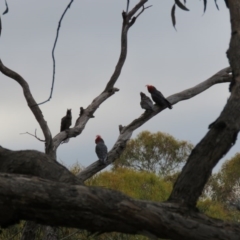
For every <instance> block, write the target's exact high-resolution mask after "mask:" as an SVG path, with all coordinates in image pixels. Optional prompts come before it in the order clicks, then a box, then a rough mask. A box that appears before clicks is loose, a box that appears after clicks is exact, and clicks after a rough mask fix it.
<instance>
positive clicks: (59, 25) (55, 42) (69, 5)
mask: <svg viewBox="0 0 240 240" xmlns="http://www.w3.org/2000/svg"><path fill="white" fill-rule="evenodd" d="M73 1H74V0H71V1H70V3H69V4H68V5H67V7H66V8H65V10H64V12H63V14H62V16H61V18H60V20H59V22H58V28H57V34H56V38H55V41H54V44H53V49H52V59H53V76H52V87H51V91H50V96H49V98H48V99H47V100H46V101H43V102H41V103H38V105H41V104H44V103H46V102H48V101H50V99H51V98H52V93H53V88H54V81H55V67H56V61H55V56H54V51H55V47H56V45H57V40H58V35H59V31H60V27H61V23H62V20H63V17H64V15H65V14H66V12H67V10H68V9H69V8H70V7H71V5H72V3H73Z"/></svg>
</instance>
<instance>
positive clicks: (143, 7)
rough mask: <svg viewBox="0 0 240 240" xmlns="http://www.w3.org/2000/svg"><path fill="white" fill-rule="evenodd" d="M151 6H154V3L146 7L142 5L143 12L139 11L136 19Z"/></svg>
mask: <svg viewBox="0 0 240 240" xmlns="http://www.w3.org/2000/svg"><path fill="white" fill-rule="evenodd" d="M150 7H152V5H150V6H147V7H145V6H142V10H141V12H140V13H138V15H137V16H136V19H137V18H138V17H139V16H140V15H141V14H142V13H143V12H144V10H146V9H148V8H150Z"/></svg>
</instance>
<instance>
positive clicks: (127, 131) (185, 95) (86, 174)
mask: <svg viewBox="0 0 240 240" xmlns="http://www.w3.org/2000/svg"><path fill="white" fill-rule="evenodd" d="M229 72H230V68H229V67H228V68H224V69H222V70H221V71H219V72H217V73H216V74H214V75H213V76H212V77H210V78H209V79H207V80H205V81H204V82H202V83H200V84H198V85H196V86H195V87H193V88H189V89H186V90H184V91H182V92H179V93H176V94H174V95H171V96H170V97H168V98H167V100H168V101H169V102H170V103H171V104H172V105H174V104H176V103H178V102H180V101H183V100H186V99H189V98H192V97H194V96H196V95H198V94H200V93H201V92H203V91H205V90H206V89H208V88H210V87H211V86H213V85H215V84H219V83H225V82H230V81H231V79H232V76H231V75H230V74H229ZM154 110H155V111H154V112H147V111H146V112H144V113H143V114H142V115H141V116H140V117H139V118H137V119H135V120H134V121H132V122H131V123H130V124H129V125H128V126H125V127H122V128H121V133H120V135H119V137H118V139H117V141H116V143H115V144H114V146H113V148H112V149H111V150H110V151H109V153H108V164H107V165H102V164H101V163H100V162H99V161H97V162H94V163H93V164H91V165H90V166H88V167H87V168H85V169H84V170H83V171H81V172H80V173H79V174H78V177H79V178H80V179H81V181H85V180H87V179H88V178H90V177H92V176H93V175H94V174H96V173H97V172H99V171H100V170H102V169H104V168H105V167H106V166H108V165H109V164H111V163H112V162H114V161H115V160H116V159H117V158H118V157H119V156H120V155H121V153H122V152H123V150H124V149H125V146H126V143H127V141H128V140H129V139H130V137H131V135H132V133H133V131H134V130H136V129H137V128H139V127H141V126H142V125H143V124H144V123H146V122H147V121H148V120H150V119H151V118H153V117H154V116H155V115H157V114H158V113H160V112H161V111H162V110H164V108H161V107H159V106H157V105H155V106H154Z"/></svg>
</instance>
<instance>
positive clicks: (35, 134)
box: [20, 129, 46, 142]
mask: <svg viewBox="0 0 240 240" xmlns="http://www.w3.org/2000/svg"><path fill="white" fill-rule="evenodd" d="M20 134H21V135H22V134H28V135H31V136H33V137H35V138H36V139H37V140H39V141H41V142H46V141H45V140H42V139H41V138H39V137H38V136H37V129H35V135H33V134H31V133H29V132H25V133H20Z"/></svg>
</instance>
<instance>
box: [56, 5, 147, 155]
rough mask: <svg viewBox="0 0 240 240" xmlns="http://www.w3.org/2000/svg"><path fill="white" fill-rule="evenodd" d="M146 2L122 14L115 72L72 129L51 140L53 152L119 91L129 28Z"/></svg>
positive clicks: (74, 134) (73, 135)
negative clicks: (118, 53)
mask: <svg viewBox="0 0 240 240" xmlns="http://www.w3.org/2000/svg"><path fill="white" fill-rule="evenodd" d="M147 1H148V0H140V1H139V3H138V4H136V6H135V7H134V8H133V9H132V10H131V11H130V12H129V13H126V12H123V14H122V15H123V23H122V34H121V52H120V57H119V59H118V62H117V65H116V67H115V70H114V72H113V74H112V76H111V78H110V80H109V81H108V83H107V85H106V87H105V89H104V91H103V92H102V93H101V94H100V95H99V96H97V97H96V98H95V99H94V100H93V101H92V103H91V104H90V105H89V106H88V107H87V108H86V109H84V111H83V113H82V114H81V116H80V117H79V118H78V119H77V121H76V125H75V127H73V128H70V129H69V130H68V131H65V132H61V133H59V134H57V135H56V136H55V137H54V138H53V151H56V150H57V148H58V147H59V145H60V144H61V142H62V141H63V140H64V139H65V138H71V137H76V136H78V135H80V134H81V133H82V131H83V130H84V128H85V126H86V124H87V122H88V120H89V119H90V118H91V116H92V115H93V113H94V112H95V111H96V110H97V108H98V107H99V106H100V105H101V104H102V103H103V102H104V101H105V100H106V99H108V98H109V97H110V96H112V95H113V94H114V93H115V92H117V91H119V89H117V88H114V85H115V83H116V82H117V80H118V78H119V76H120V74H121V70H122V68H123V65H124V63H125V60H126V57H127V34H128V30H129V28H130V27H131V26H132V25H133V23H134V22H135V20H136V18H134V17H133V16H134V14H135V13H137V11H138V10H139V9H140V8H141V7H143V6H144V4H145V3H146V2H147Z"/></svg>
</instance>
